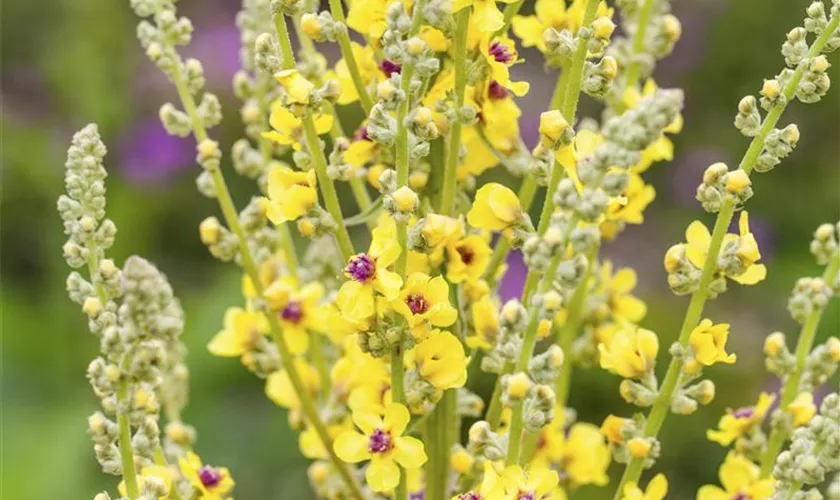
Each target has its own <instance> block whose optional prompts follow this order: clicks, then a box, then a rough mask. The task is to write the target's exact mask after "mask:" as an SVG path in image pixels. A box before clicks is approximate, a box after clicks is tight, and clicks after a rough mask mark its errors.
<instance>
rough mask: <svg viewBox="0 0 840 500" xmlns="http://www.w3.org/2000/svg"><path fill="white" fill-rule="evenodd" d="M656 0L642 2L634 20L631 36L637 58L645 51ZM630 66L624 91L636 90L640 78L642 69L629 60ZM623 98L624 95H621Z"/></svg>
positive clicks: (631, 59)
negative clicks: (634, 25)
mask: <svg viewBox="0 0 840 500" xmlns="http://www.w3.org/2000/svg"><path fill="white" fill-rule="evenodd" d="M655 3H656V0H644V3H643V4H642V7H641V8H640V9H639V16H638V17H637V18H636V32H635V33H634V34H633V55H634V56H638V55H639V54H642V53H643V52H644V51H645V37H646V36H647V29H648V25H649V24H650V17H651V15H652V14H653V7H654V4H655ZM630 61H631V62H630V64H629V65H628V68H627V76H626V77H625V82H624V89H625V91H626V90H628V89H631V88H636V86H637V85H638V84H639V78H641V72H642V68H641V66H640V65H639V63H637V62H633V58H632V57H631V58H630ZM621 98H622V99H623V98H624V95H623V94H622V95H621Z"/></svg>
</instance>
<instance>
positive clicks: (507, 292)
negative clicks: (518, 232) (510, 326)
mask: <svg viewBox="0 0 840 500" xmlns="http://www.w3.org/2000/svg"><path fill="white" fill-rule="evenodd" d="M507 265H508V270H507V272H506V273H505V276H504V278H502V281H501V283H499V294H500V295H501V297H502V302H505V301H507V300H510V299H515V298H519V296H520V295H521V294H522V287H523V286H524V285H525V275H526V274H527V273H528V269H527V268H526V267H525V262H524V261H523V260H522V252H520V251H519V250H514V251H513V252H511V253H510V255H509V256H508V259H507Z"/></svg>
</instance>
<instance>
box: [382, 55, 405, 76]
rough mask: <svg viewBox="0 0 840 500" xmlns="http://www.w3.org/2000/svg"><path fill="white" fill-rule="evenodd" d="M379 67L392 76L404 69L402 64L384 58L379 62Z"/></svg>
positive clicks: (386, 74)
mask: <svg viewBox="0 0 840 500" xmlns="http://www.w3.org/2000/svg"><path fill="white" fill-rule="evenodd" d="M379 69H381V70H382V72H383V73H385V76H386V77H388V78H391V75H393V74H394V73H399V72H401V71H402V66H400V65H399V64H397V63H395V62H394V61H389V60H388V59H383V60H382V62H381V63H379Z"/></svg>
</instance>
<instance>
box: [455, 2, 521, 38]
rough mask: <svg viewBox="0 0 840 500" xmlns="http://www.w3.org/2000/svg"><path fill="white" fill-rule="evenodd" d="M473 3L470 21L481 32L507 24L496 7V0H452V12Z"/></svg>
mask: <svg viewBox="0 0 840 500" xmlns="http://www.w3.org/2000/svg"><path fill="white" fill-rule="evenodd" d="M500 1H501V2H502V3H513V2H515V1H516V0H500ZM470 5H472V8H473V12H472V16H471V17H470V22H471V23H473V24H474V25H475V27H476V29H478V30H479V31H480V32H482V33H492V32H494V31H497V30H500V29H501V28H502V27H503V26H504V25H505V16H503V15H502V13H501V11H499V8H498V7H496V0H452V12H458V11H459V10H461V9H463V8H465V7H468V6H470Z"/></svg>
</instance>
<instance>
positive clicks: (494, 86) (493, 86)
mask: <svg viewBox="0 0 840 500" xmlns="http://www.w3.org/2000/svg"><path fill="white" fill-rule="evenodd" d="M487 95H488V96H490V99H504V98H505V97H507V89H506V88H504V87H503V86H501V85H500V84H499V82H497V81H496V80H492V81H491V82H490V86H489V87H487Z"/></svg>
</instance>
